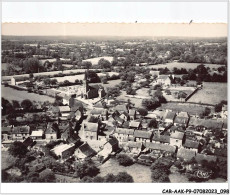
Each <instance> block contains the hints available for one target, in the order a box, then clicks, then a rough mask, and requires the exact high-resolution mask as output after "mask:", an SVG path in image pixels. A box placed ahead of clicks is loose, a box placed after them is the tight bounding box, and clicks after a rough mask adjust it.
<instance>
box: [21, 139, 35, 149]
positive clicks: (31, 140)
mask: <svg viewBox="0 0 230 195" xmlns="http://www.w3.org/2000/svg"><path fill="white" fill-rule="evenodd" d="M22 143H23V144H24V145H25V146H26V147H28V146H32V145H33V143H34V141H33V139H32V138H31V137H27V138H26V139H25V140H24V141H23V142H22Z"/></svg>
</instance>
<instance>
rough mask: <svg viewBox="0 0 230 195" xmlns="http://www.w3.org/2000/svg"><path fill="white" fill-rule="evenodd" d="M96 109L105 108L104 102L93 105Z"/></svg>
mask: <svg viewBox="0 0 230 195" xmlns="http://www.w3.org/2000/svg"><path fill="white" fill-rule="evenodd" d="M93 106H94V107H95V108H104V105H103V104H102V102H101V101H100V102H97V103H96V104H94V105H93Z"/></svg>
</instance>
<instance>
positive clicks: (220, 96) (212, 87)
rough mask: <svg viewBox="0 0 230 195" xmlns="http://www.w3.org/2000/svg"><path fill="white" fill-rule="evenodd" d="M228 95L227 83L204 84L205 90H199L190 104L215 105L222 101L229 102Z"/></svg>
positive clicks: (190, 100)
mask: <svg viewBox="0 0 230 195" xmlns="http://www.w3.org/2000/svg"><path fill="white" fill-rule="evenodd" d="M227 95H228V92H227V83H213V82H204V83H203V88H202V89H201V90H198V91H197V92H196V93H195V94H194V95H193V96H192V97H191V98H190V99H189V100H188V102H197V103H204V104H213V105H215V104H218V103H219V102H220V101H221V100H227Z"/></svg>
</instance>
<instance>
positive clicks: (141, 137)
mask: <svg viewBox="0 0 230 195" xmlns="http://www.w3.org/2000/svg"><path fill="white" fill-rule="evenodd" d="M134 137H135V141H136V142H150V141H151V140H152V132H149V131H142V130H135V131H134Z"/></svg>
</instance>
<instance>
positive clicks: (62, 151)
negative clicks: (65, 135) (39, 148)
mask: <svg viewBox="0 0 230 195" xmlns="http://www.w3.org/2000/svg"><path fill="white" fill-rule="evenodd" d="M74 150H75V145H74V144H60V145H58V146H56V147H55V148H53V149H52V150H50V151H51V152H53V153H54V154H56V155H57V157H59V158H61V159H62V160H64V159H67V158H69V157H71V156H72V155H73V153H74Z"/></svg>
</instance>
